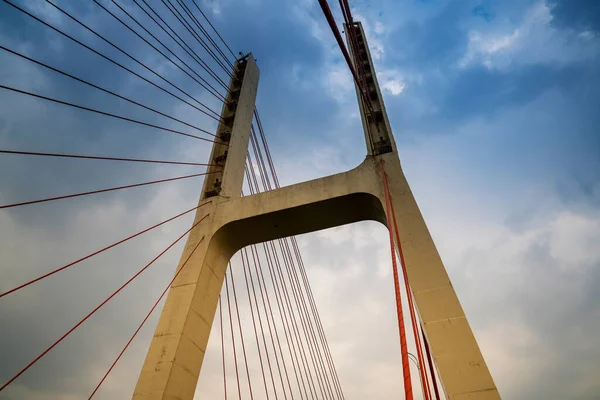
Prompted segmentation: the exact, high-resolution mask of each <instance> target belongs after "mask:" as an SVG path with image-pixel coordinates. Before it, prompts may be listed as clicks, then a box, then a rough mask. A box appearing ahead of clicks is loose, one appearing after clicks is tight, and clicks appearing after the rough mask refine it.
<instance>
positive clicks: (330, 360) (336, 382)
mask: <svg viewBox="0 0 600 400" xmlns="http://www.w3.org/2000/svg"><path fill="white" fill-rule="evenodd" d="M291 242H292V247H293V249H294V253H295V254H296V259H297V260H298V264H299V266H300V272H301V273H302V279H303V281H304V286H305V290H306V292H307V293H308V299H309V303H310V305H311V309H312V311H313V315H314V319H315V321H316V324H317V330H318V332H319V337H320V339H321V344H322V347H323V349H324V352H325V358H326V359H327V366H328V368H329V373H330V374H331V376H332V379H333V381H334V386H335V389H336V392H337V395H338V397H339V398H341V399H344V393H343V391H342V388H341V385H340V382H339V380H338V379H337V373H336V372H335V367H334V365H333V358H332V357H331V353H330V351H329V344H328V343H327V338H326V337H325V331H324V330H323V325H322V324H321V317H320V316H319V311H318V309H317V306H316V303H315V300H314V297H313V294H312V289H311V287H310V283H309V281H308V276H307V274H306V269H305V267H304V260H303V259H302V255H301V254H300V249H299V248H298V243H297V241H296V238H295V237H292V239H291Z"/></svg>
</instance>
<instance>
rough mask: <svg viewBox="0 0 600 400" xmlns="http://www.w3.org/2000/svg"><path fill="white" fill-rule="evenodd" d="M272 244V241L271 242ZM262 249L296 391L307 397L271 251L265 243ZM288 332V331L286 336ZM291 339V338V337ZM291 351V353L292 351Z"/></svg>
mask: <svg viewBox="0 0 600 400" xmlns="http://www.w3.org/2000/svg"><path fill="white" fill-rule="evenodd" d="M271 244H272V243H271ZM263 249H264V251H265V254H266V256H267V268H268V270H269V276H270V278H271V282H273V287H274V288H275V300H276V302H277V308H278V310H279V316H280V317H281V324H282V326H283V333H284V335H285V340H286V343H287V346H288V352H289V353H290V358H291V359H292V367H293V369H294V376H295V377H296V383H297V384H298V391H299V392H300V398H301V399H304V397H303V396H302V389H304V395H305V396H306V397H307V398H308V391H307V390H306V385H305V383H304V378H303V377H302V371H300V378H298V370H300V368H301V366H300V362H299V361H298V353H297V352H296V346H295V345H294V342H293V340H292V341H291V342H290V338H291V337H292V334H291V332H290V323H289V321H288V318H287V315H286V314H285V308H283V309H282V304H283V300H282V299H281V297H282V295H281V291H280V289H279V284H278V281H277V279H276V277H275V275H274V272H273V271H274V266H273V260H272V259H271V253H270V251H269V247H268V245H267V243H263ZM288 332H290V334H289V336H288ZM292 339H293V338H292ZM292 351H293V353H292ZM296 365H298V369H296ZM300 381H302V386H300Z"/></svg>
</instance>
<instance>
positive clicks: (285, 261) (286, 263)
mask: <svg viewBox="0 0 600 400" xmlns="http://www.w3.org/2000/svg"><path fill="white" fill-rule="evenodd" d="M278 242H279V247H280V249H281V253H282V255H283V265H284V267H285V271H286V273H287V276H288V280H289V282H290V287H291V289H292V297H293V299H294V303H295V304H296V309H297V310H298V318H299V319H300V326H301V327H302V332H303V333H304V340H305V342H306V346H307V347H308V355H309V356H310V359H311V362H312V367H313V371H314V374H315V376H316V381H317V385H318V387H319V391H320V392H321V398H325V394H324V390H323V383H322V381H321V377H320V374H319V372H318V368H317V366H316V365H317V364H316V361H315V357H314V353H313V351H312V350H313V349H312V346H311V344H310V340H309V335H308V331H307V328H306V324H305V320H304V318H303V314H302V308H301V306H300V301H299V300H298V293H297V291H296V286H295V285H294V280H293V278H292V274H291V272H290V269H291V268H290V265H289V262H290V261H289V259H288V258H287V256H286V253H285V250H284V247H283V244H282V242H281V240H278ZM300 343H302V342H300ZM309 371H310V369H309Z"/></svg>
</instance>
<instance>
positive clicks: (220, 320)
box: [219, 295, 227, 399]
mask: <svg viewBox="0 0 600 400" xmlns="http://www.w3.org/2000/svg"><path fill="white" fill-rule="evenodd" d="M219 324H220V325H221V356H222V358H223V392H224V397H225V399H227V374H226V373H225V338H224V336H223V308H222V307H221V295H219Z"/></svg>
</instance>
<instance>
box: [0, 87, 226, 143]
mask: <svg viewBox="0 0 600 400" xmlns="http://www.w3.org/2000/svg"><path fill="white" fill-rule="evenodd" d="M0 88H2V89H6V90H10V91H11V92H16V93H20V94H24V95H27V96H31V97H35V98H37V99H42V100H47V101H50V102H52V103H57V104H62V105H64V106H69V107H73V108H77V109H79V110H84V111H89V112H92V113H95V114H100V115H104V116H106V117H112V118H116V119H120V120H122V121H127V122H133V123H134V124H138V125H143V126H147V127H149V128H155V129H159V130H161V131H166V132H171V133H175V134H177V135H182V136H187V137H191V138H194V139H200V140H204V141H205V142H211V143H219V144H223V145H227V143H223V142H220V141H216V140H211V139H207V138H203V137H201V136H198V135H193V134H191V133H186V132H182V131H179V130H176V129H171V128H167V127H164V126H160V125H155V124H150V123H148V122H144V121H140V120H137V119H133V118H128V117H123V116H122V115H117V114H113V113H109V112H106V111H101V110H97V109H95V108H90V107H85V106H81V105H79V104H75V103H69V102H68V101H63V100H58V99H55V98H52V97H48V96H42V95H41V94H37V93H33V92H28V91H26V90H21V89H17V88H14V87H11V86H6V85H0ZM197 129H199V130H201V131H202V132H204V133H206V134H207V135H210V136H215V137H216V135H215V134H213V133H210V132H208V131H205V130H204V129H200V128H197Z"/></svg>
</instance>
